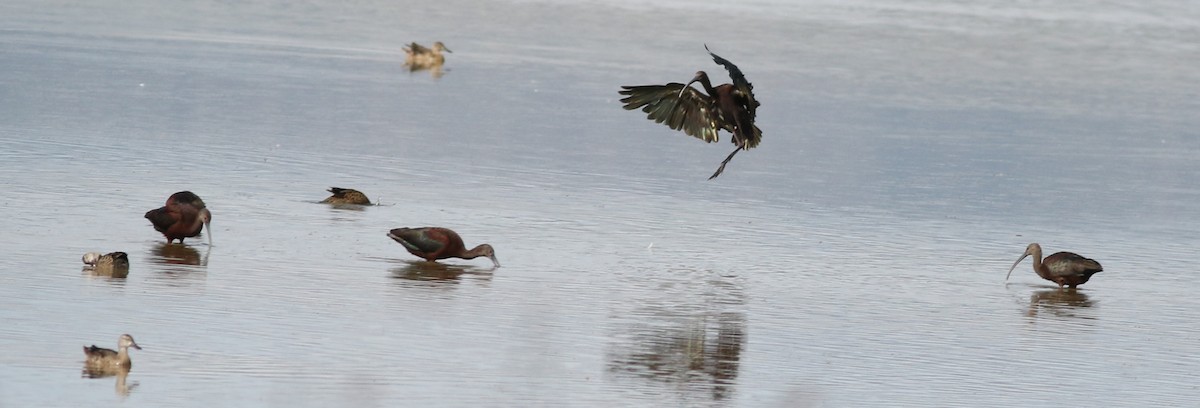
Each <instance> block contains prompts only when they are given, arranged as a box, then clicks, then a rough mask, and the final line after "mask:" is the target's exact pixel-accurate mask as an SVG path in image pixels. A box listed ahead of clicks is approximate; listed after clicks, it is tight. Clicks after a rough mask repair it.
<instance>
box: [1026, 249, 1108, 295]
mask: <svg viewBox="0 0 1200 408" xmlns="http://www.w3.org/2000/svg"><path fill="white" fill-rule="evenodd" d="M1031 255H1032V256H1033V271H1034V272H1036V273H1037V275H1038V276H1041V277H1042V279H1045V280H1048V281H1051V282H1054V283H1057V284H1058V289H1059V290H1062V289H1063V287H1064V286H1068V287H1070V288H1071V289H1075V287H1076V286H1078V285H1082V284H1085V283H1087V281H1088V279H1091V278H1092V275H1095V274H1096V273H1099V272H1103V271H1104V268H1103V267H1101V266H1100V263H1099V262H1096V261H1095V260H1093V259H1090V258H1084V257H1082V256H1080V255H1079V254H1076V253H1073V252H1055V253H1053V254H1051V255H1050V256H1047V257H1046V259H1042V246H1041V245H1038V243H1036V242H1034V243H1032V244H1029V246H1028V247H1026V248H1025V253H1024V254H1022V255H1021V257H1020V258H1017V261H1016V262H1013V266H1012V267H1011V268H1008V275H1007V276H1005V277H1004V280H1008V278H1009V277H1010V276H1012V271H1013V269H1016V268H1017V265H1019V264H1020V263H1021V261H1023V260H1025V257H1027V256H1031Z"/></svg>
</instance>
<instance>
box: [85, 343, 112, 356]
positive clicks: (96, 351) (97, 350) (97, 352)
mask: <svg viewBox="0 0 1200 408" xmlns="http://www.w3.org/2000/svg"><path fill="white" fill-rule="evenodd" d="M83 354H85V355H88V356H94V357H96V358H112V357H113V356H116V355H117V352H116V351H113V350H109V349H106V348H101V347H96V345H95V344H93V345H92V346H91V347H87V346H84V348H83Z"/></svg>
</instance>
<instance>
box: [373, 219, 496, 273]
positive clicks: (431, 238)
mask: <svg viewBox="0 0 1200 408" xmlns="http://www.w3.org/2000/svg"><path fill="white" fill-rule="evenodd" d="M388 238H391V239H393V240H395V241H396V242H399V243H400V245H403V246H404V249H407V250H408V252H409V253H411V254H413V255H416V256H418V257H421V258H425V260H426V261H429V262H434V261H437V260H438V259H446V258H462V259H474V258H478V257H481V256H486V257H488V259H491V260H492V266H494V267H497V268H499V267H500V261H497V260H496V251H494V250H493V249H492V246H491V245H488V244H481V245H479V246H477V247H475V248H472V249H471V250H470V251H468V250H467V247H466V246H465V245H463V240H462V238H461V237H459V236H458V233H456V232H454V231H451V230H449V229H447V228H439V227H424V228H396V229H394V230H391V231H389V232H388Z"/></svg>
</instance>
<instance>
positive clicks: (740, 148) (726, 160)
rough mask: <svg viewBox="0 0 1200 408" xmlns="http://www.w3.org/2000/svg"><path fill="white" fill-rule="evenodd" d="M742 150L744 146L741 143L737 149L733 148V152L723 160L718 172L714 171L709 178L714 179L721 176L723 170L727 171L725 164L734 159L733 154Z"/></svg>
mask: <svg viewBox="0 0 1200 408" xmlns="http://www.w3.org/2000/svg"><path fill="white" fill-rule="evenodd" d="M741 150H742V146H740V145H739V146H738V147H737V148H736V149H733V153H730V154H729V157H726V158H725V161H723V162H721V167H717V172H716V173H713V175H712V176H709V177H708V179H709V180H712V179H715V178H717V176H720V175H721V172H722V171H725V165H726V164H729V161H730V160H733V155H735V154H737V153H738V152H739V151H741Z"/></svg>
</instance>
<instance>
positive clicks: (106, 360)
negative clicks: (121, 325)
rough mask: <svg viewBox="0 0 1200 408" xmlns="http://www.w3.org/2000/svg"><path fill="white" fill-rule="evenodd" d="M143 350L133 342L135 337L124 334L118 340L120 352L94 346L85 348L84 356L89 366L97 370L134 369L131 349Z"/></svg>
mask: <svg viewBox="0 0 1200 408" xmlns="http://www.w3.org/2000/svg"><path fill="white" fill-rule="evenodd" d="M130 347H133V348H135V349H138V350H141V349H142V347H141V346H139V345H137V342H135V341H133V336H130V335H128V334H122V335H121V338H120V339H119V340H117V349H118V350H120V351H112V350H109V349H106V348H101V347H96V345H95V344H93V345H92V346H91V347H88V346H83V354H84V355H86V356H87V361H86V363H87V365H88V366H89V367H95V368H118V367H123V368H129V367H133V361H131V360H130V359H129V348H130Z"/></svg>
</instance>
